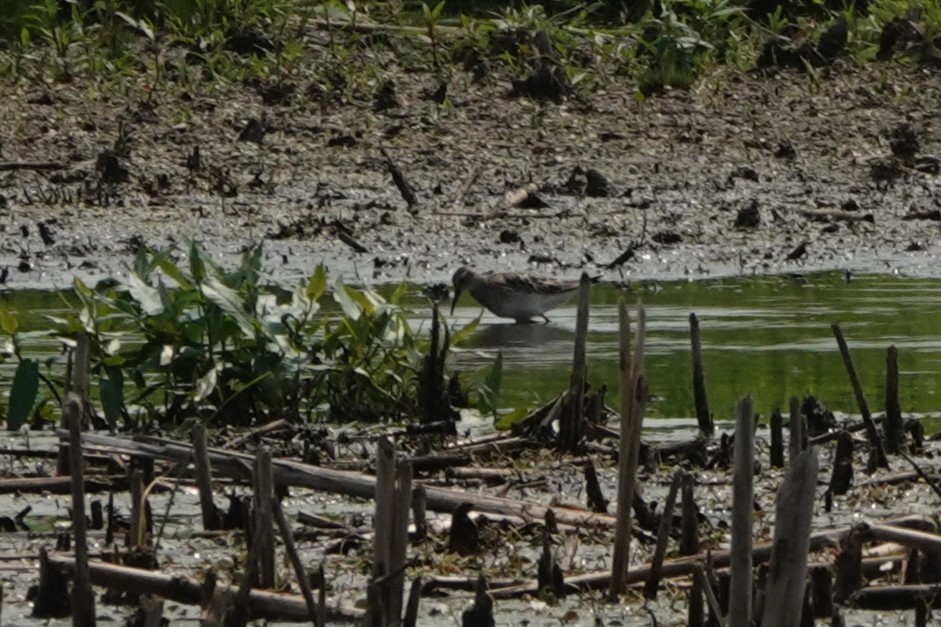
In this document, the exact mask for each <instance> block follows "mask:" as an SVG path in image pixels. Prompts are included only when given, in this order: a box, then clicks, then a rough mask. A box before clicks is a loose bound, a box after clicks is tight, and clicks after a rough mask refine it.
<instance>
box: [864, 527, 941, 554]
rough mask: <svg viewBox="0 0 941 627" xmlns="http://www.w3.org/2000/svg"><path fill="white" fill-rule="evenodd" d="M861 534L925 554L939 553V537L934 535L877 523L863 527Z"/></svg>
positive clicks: (940, 544)
mask: <svg viewBox="0 0 941 627" xmlns="http://www.w3.org/2000/svg"><path fill="white" fill-rule="evenodd" d="M861 533H862V534H863V536H864V537H867V538H869V539H872V540H881V541H883V542H897V543H898V544H903V545H905V546H907V547H910V548H915V549H919V550H921V551H924V552H925V553H932V552H938V551H941V535H938V534H936V533H928V532H926V531H919V530H917V529H906V528H904V527H896V526H894V525H887V524H878V523H872V524H866V525H863V526H862V527H861Z"/></svg>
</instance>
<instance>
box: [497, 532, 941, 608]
mask: <svg viewBox="0 0 941 627" xmlns="http://www.w3.org/2000/svg"><path fill="white" fill-rule="evenodd" d="M882 524H884V525H885V524H891V525H894V526H900V525H912V524H930V517H929V516H928V515H917V514H916V515H909V516H903V517H900V518H894V519H890V520H886V521H884V522H883V523H882ZM854 531H855V532H856V533H858V532H859V528H858V527H850V526H847V527H841V528H833V529H824V530H821V531H817V532H814V533H812V534H811V536H810V550H811V551H819V550H821V549H823V548H826V547H828V546H837V545H838V544H839V542H840V540H841V539H842V538H843V537H844V536H846V535H848V534H849V533H851V532H854ZM772 549H773V543H772V542H761V543H758V544H756V545H755V546H754V548H753V551H752V559H753V562H754V564H755V565H756V566H757V565H758V564H761V563H764V562H767V561H768V560H769V559H770V558H771V553H772ZM707 559H712V564H713V567H714V568H727V567H728V566H729V564H730V562H731V554H730V551H728V550H725V551H713V552H712V553H711V556H710V555H708V554H707V553H704V552H701V553H697V554H695V555H687V556H684V557H678V558H676V559H672V560H668V561H666V562H664V563H663V566H662V567H661V571H660V574H661V577H662V578H665V579H669V578H672V577H686V576H690V575H692V574H693V573H694V571H695V568H696V567H697V565H701V564H704V563H706V561H707ZM650 569H651V564H649V563H648V564H641V565H639V566H634V567H633V568H630V569H629V570H628V571H627V577H626V579H625V583H627V584H633V583H640V582H643V581H646V580H647V578H648V577H649V576H650ZM610 578H611V573H610V571H601V572H595V573H585V574H584V575H576V576H574V577H568V578H566V580H565V583H566V585H567V586H571V587H573V588H575V589H578V590H606V589H607V588H608V585H609V582H610ZM538 592H539V588H538V583H537V582H536V581H529V582H527V583H525V584H521V585H519V586H510V587H507V588H500V589H498V590H491V591H490V595H491V596H492V597H494V598H515V597H520V596H523V595H524V594H536V593H538Z"/></svg>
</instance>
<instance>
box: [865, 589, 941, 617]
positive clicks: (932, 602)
mask: <svg viewBox="0 0 941 627" xmlns="http://www.w3.org/2000/svg"><path fill="white" fill-rule="evenodd" d="M924 603H927V604H928V605H929V607H935V608H938V607H941V584H939V583H933V584H907V585H894V586H870V587H867V588H863V589H862V590H859V591H858V592H857V593H856V594H854V595H853V596H852V598H851V599H849V601H848V605H851V606H853V607H856V608H859V609H864V610H881V611H900V610H917V609H918V607H919V605H921V604H924Z"/></svg>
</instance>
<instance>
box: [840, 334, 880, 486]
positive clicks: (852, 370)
mask: <svg viewBox="0 0 941 627" xmlns="http://www.w3.org/2000/svg"><path fill="white" fill-rule="evenodd" d="M831 328H832V329H833V335H834V337H836V343H837V345H838V346H839V347H840V355H841V356H842V357H843V365H844V366H845V367H846V374H847V375H848V376H849V379H850V385H852V386H853V394H854V395H855V396H856V404H857V405H859V413H860V414H862V417H863V424H865V425H866V435H867V437H868V438H869V443H870V444H871V445H872V447H873V449H874V450H875V454H876V465H877V466H878V467H880V468H888V467H889V461H888V460H887V459H886V456H885V443H884V442H883V440H882V436H880V435H879V431H878V430H877V429H876V423H875V422H873V420H872V414H871V413H870V412H869V404H868V403H867V402H866V395H865V394H864V393H863V386H862V384H861V383H860V382H859V375H858V374H857V373H856V366H855V365H853V357H852V355H850V349H849V346H847V344H846V339H845V338H844V337H843V331H842V330H841V329H840V325H839V324H837V323H833V324H832V325H831Z"/></svg>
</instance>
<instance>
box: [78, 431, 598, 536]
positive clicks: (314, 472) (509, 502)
mask: <svg viewBox="0 0 941 627" xmlns="http://www.w3.org/2000/svg"><path fill="white" fill-rule="evenodd" d="M60 437H62V434H61V432H60ZM83 442H84V443H85V444H86V445H89V446H94V447H105V448H107V449H108V450H110V451H112V452H119V453H120V452H124V453H128V454H132V455H143V456H147V457H157V458H163V459H169V460H173V461H176V462H182V463H186V462H189V461H190V460H192V459H193V457H192V456H193V450H192V447H191V446H189V445H187V444H183V443H181V442H177V441H174V440H168V439H164V438H153V437H143V436H142V437H139V438H135V439H125V438H115V437H111V436H107V435H100V434H92V433H86V434H84V435H83ZM209 459H210V463H211V464H212V470H213V472H214V473H221V474H224V475H228V476H230V477H237V478H242V479H248V478H250V475H251V470H250V466H249V465H248V462H250V460H251V459H252V457H251V456H250V455H245V454H242V453H235V452H232V451H228V450H221V449H210V450H209ZM272 466H273V470H274V477H275V483H276V484H278V485H283V486H295V487H300V488H310V489H312V490H320V491H322V492H330V493H335V494H344V495H346V496H356V497H360V498H366V499H371V498H373V497H374V495H375V491H376V478H375V477H374V476H372V475H367V474H364V473H358V472H349V471H343V470H333V469H329V468H321V467H319V466H311V465H309V464H304V463H301V462H296V461H292V460H286V459H278V460H274V462H273V464H272ZM425 493H426V504H427V507H428V509H431V510H433V511H438V512H450V513H453V512H454V511H455V510H456V509H457V508H458V506H460V505H461V504H462V503H470V504H471V506H472V507H473V509H474V510H475V511H478V512H492V513H495V514H507V515H513V516H519V517H521V518H524V519H529V520H542V518H543V517H544V516H545V513H546V510H547V509H551V510H552V511H553V512H554V513H555V517H556V521H558V522H559V523H561V524H565V525H579V526H586V525H588V526H598V527H613V526H614V517H613V516H609V515H607V514H598V513H595V512H592V511H589V510H586V509H583V508H580V507H563V506H558V505H553V506H550V505H545V504H543V503H533V502H528V501H516V500H513V499H507V498H500V497H495V496H487V495H485V494H473V493H471V492H463V491H461V490H452V489H447V488H441V487H436V486H425Z"/></svg>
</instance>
